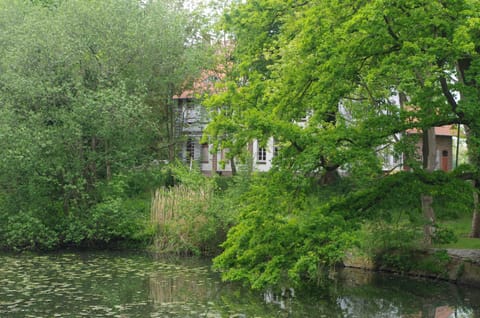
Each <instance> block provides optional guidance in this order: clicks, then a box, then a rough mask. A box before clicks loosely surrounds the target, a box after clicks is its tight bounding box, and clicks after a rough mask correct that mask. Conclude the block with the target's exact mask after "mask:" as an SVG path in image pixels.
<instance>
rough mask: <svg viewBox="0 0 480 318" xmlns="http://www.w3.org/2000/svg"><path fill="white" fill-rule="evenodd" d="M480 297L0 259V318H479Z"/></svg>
mask: <svg viewBox="0 0 480 318" xmlns="http://www.w3.org/2000/svg"><path fill="white" fill-rule="evenodd" d="M479 306H480V290H478V289H473V288H467V287H459V286H455V285H452V284H448V283H445V282H432V281H429V280H421V279H407V278H403V277H399V276H394V275H382V274H374V273H371V272H363V271H358V270H344V271H341V272H339V273H337V274H336V277H335V281H334V282H333V283H328V284H323V285H322V287H318V288H312V289H310V290H309V289H307V288H302V289H298V290H293V289H291V288H284V289H280V290H278V291H275V290H269V291H267V292H265V293H258V292H252V291H250V290H248V289H247V288H243V287H242V286H239V285H236V284H225V283H222V282H221V281H220V279H219V277H218V275H217V274H215V273H212V272H211V271H210V263H209V262H208V261H207V262H205V261H201V260H198V259H163V258H155V257H151V256H150V255H145V254H138V253H137V254H135V253H129V254H125V253H61V254H48V255H5V254H4V255H0V317H13V318H17V317H210V318H216V317H232V318H240V317H244V318H247V317H302V318H303V317H329V318H330V317H373V318H375V317H406V318H414V317H415V318H416V317H427V318H452V317H462V318H464V317H468V318H473V317H480V315H479V313H480V309H479Z"/></svg>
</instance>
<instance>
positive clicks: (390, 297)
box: [337, 269, 480, 318]
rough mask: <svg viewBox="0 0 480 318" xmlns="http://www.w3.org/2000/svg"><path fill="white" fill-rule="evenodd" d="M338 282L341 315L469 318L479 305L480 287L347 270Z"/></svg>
mask: <svg viewBox="0 0 480 318" xmlns="http://www.w3.org/2000/svg"><path fill="white" fill-rule="evenodd" d="M338 282H339V286H340V287H341V288H340V290H339V291H338V292H339V294H338V299H337V302H338V303H339V305H340V307H341V308H342V311H343V312H344V317H359V316H358V314H359V313H360V312H361V313H363V315H364V316H365V317H412V318H413V317H427V318H450V317H456V318H461V317H468V318H470V317H476V314H475V313H474V312H475V311H478V308H479V307H478V306H480V290H477V289H473V288H467V287H459V286H456V285H453V284H449V283H446V282H441V281H439V282H435V281H431V280H425V279H411V278H405V277H401V276H397V275H392V274H381V273H368V272H364V271H359V270H351V269H350V270H345V271H343V272H342V273H341V274H340V275H339V277H338ZM447 314H448V315H447Z"/></svg>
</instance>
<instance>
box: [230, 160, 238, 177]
mask: <svg viewBox="0 0 480 318" xmlns="http://www.w3.org/2000/svg"><path fill="white" fill-rule="evenodd" d="M230 167H232V176H234V175H236V174H237V165H236V164H235V158H231V159H230Z"/></svg>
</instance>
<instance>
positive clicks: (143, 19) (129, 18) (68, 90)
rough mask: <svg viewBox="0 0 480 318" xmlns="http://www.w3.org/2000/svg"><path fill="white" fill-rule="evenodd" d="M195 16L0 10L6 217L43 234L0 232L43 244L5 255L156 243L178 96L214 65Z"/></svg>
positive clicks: (101, 6) (155, 6) (45, 4)
mask: <svg viewBox="0 0 480 318" xmlns="http://www.w3.org/2000/svg"><path fill="white" fill-rule="evenodd" d="M197 18H200V17H199V16H195V18H194V17H193V16H188V14H187V11H185V10H184V9H182V7H179V6H178V3H172V2H171V1H148V2H146V3H144V4H143V5H140V4H139V2H138V1H136V0H128V1H121V2H118V1H114V0H106V1H94V2H92V1H86V0H79V1H56V0H54V1H23V0H14V1H0V28H1V29H2V30H8V32H1V33H0V147H2V151H1V152H0V197H1V198H2V207H1V212H2V214H3V215H5V218H6V219H8V218H16V217H18V218H20V219H21V218H23V217H25V218H27V216H28V220H31V221H32V222H33V223H32V225H31V226H32V230H31V231H32V232H36V231H34V230H33V229H34V228H38V233H46V234H39V235H38V236H35V235H27V234H28V233H27V232H30V230H28V229H27V228H26V229H24V230H20V228H18V227H14V226H13V225H12V226H10V225H7V223H2V224H1V225H0V233H2V237H0V240H1V239H2V238H3V237H5V238H8V240H5V241H4V242H11V243H12V244H14V242H16V241H18V239H19V236H18V235H14V233H15V232H18V233H20V232H21V231H24V232H26V234H25V237H26V238H27V240H29V241H32V240H33V241H35V238H38V242H35V243H28V244H27V243H19V244H17V243H15V244H14V245H12V246H9V245H8V244H3V245H2V246H3V247H5V248H14V247H15V248H17V246H22V245H25V247H26V248H27V247H29V248H30V247H32V246H40V245H42V244H43V243H41V242H44V241H45V239H44V238H43V236H42V235H49V236H51V237H50V239H51V242H52V243H48V244H47V243H45V244H43V245H44V246H49V247H51V246H58V245H60V246H61V245H67V246H70V245H81V244H86V243H87V242H90V243H89V244H93V242H103V243H106V242H111V241H116V240H120V239H126V240H130V239H134V240H142V241H144V240H146V238H145V237H144V236H148V235H151V234H152V230H151V229H148V225H147V224H146V223H147V222H146V219H147V218H148V203H149V200H150V198H149V197H148V195H145V193H147V194H148V193H149V192H150V191H151V189H153V188H156V187H158V186H160V185H162V184H163V183H164V179H163V178H164V177H163V174H162V172H160V171H154V169H153V168H151V166H153V165H154V164H152V163H153V162H154V159H155V158H157V159H159V158H160V159H165V158H166V150H165V149H166V147H165V144H171V143H174V142H177V141H176V140H173V139H172V138H174V137H175V136H171V130H170V129H168V127H169V126H168V125H169V124H173V122H172V120H174V118H173V117H172V116H171V114H172V112H173V108H172V107H173V102H172V97H173V95H175V94H177V93H178V92H179V91H181V90H183V89H185V88H186V87H188V86H189V85H190V84H191V82H192V78H193V77H194V76H195V75H196V74H198V72H199V71H200V70H201V69H203V68H204V66H205V65H206V62H207V60H208V58H207V56H208V55H206V54H205V53H206V52H207V50H208V48H207V44H206V42H205V41H202V40H201V39H200V38H199V33H197V31H199V28H200V27H201V26H202V24H201V23H200V21H193V20H194V19H197ZM190 21H191V23H190ZM186 43H188V45H186ZM191 77H192V78H191ZM172 118H173V119H172ZM26 211H28V212H26ZM23 214H26V215H25V216H23ZM36 220H41V222H40V223H39V222H37V221H36ZM17 223H18V222H14V223H12V224H17ZM42 226H43V227H45V229H44V230H42ZM136 232H138V233H136ZM142 233H149V234H148V235H147V234H142ZM12 235H13V236H12ZM137 236H138V237H137ZM14 237H15V239H14Z"/></svg>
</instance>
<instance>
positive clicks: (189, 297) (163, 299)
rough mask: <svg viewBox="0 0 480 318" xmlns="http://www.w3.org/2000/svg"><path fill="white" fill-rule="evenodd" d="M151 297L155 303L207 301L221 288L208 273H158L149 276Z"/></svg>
mask: <svg viewBox="0 0 480 318" xmlns="http://www.w3.org/2000/svg"><path fill="white" fill-rule="evenodd" d="M149 287H150V298H151V299H152V300H153V302H154V303H155V304H165V303H174V302H192V301H195V302H207V301H208V300H209V299H212V296H214V294H216V291H217V290H218V289H219V284H218V283H216V282H214V281H212V280H211V279H210V278H209V277H208V276H207V275H205V274H204V275H202V274H196V275H192V273H182V272H181V271H179V272H178V273H176V274H175V276H173V275H172V274H168V275H162V274H157V275H155V276H151V277H150V278H149Z"/></svg>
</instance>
